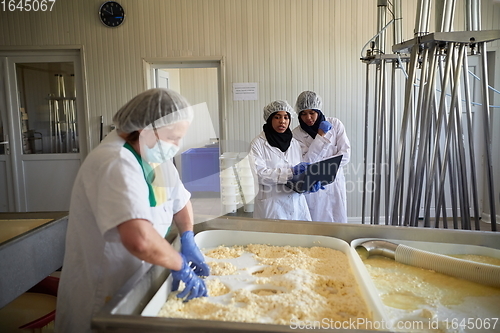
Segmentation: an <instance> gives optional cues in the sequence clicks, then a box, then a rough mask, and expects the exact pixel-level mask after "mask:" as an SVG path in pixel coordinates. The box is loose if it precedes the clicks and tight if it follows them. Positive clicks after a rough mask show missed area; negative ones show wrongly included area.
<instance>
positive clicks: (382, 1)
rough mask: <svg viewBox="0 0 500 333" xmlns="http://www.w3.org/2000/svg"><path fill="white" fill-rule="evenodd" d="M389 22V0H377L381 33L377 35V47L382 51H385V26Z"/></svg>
mask: <svg viewBox="0 0 500 333" xmlns="http://www.w3.org/2000/svg"><path fill="white" fill-rule="evenodd" d="M386 23H387V0H378V1H377V31H378V32H379V35H378V37H377V39H376V40H377V49H379V51H380V53H382V54H384V53H385V35H386V32H385V30H384V27H385V25H386Z"/></svg>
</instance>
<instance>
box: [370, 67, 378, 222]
mask: <svg viewBox="0 0 500 333" xmlns="http://www.w3.org/2000/svg"><path fill="white" fill-rule="evenodd" d="M379 87H380V69H379V66H378V64H377V66H376V69H375V89H374V91H375V94H374V110H373V124H377V122H378V108H377V106H378V101H379V99H380V94H379V93H378V91H379ZM376 141H377V126H375V127H374V128H373V137H372V159H371V161H372V163H371V168H372V170H371V173H372V180H371V184H372V186H373V188H372V191H371V199H370V223H371V224H377V223H376V221H375V220H374V216H375V215H374V211H373V209H374V207H375V206H374V200H375V189H376V187H375V169H374V168H375V156H376V148H377V146H376Z"/></svg>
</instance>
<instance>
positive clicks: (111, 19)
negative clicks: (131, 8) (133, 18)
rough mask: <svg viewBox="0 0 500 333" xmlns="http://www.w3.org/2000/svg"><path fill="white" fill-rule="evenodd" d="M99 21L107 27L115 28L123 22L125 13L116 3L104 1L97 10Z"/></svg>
mask: <svg viewBox="0 0 500 333" xmlns="http://www.w3.org/2000/svg"><path fill="white" fill-rule="evenodd" d="M99 19H100V20H101V22H102V24H104V25H105V26H107V27H111V28H116V27H118V26H120V25H121V24H122V23H123V20H125V11H124V10H123V7H122V5H120V4H119V3H118V2H116V1H106V2H104V3H103V4H102V5H101V7H100V8H99Z"/></svg>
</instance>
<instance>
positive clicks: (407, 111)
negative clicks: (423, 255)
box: [390, 45, 419, 221]
mask: <svg viewBox="0 0 500 333" xmlns="http://www.w3.org/2000/svg"><path fill="white" fill-rule="evenodd" d="M418 52H419V45H414V46H413V47H412V49H411V56H410V65H409V74H408V79H407V81H406V87H405V104H404V109H403V110H404V111H403V119H402V123H401V132H400V135H399V145H398V155H397V160H396V180H395V186H394V200H393V203H392V209H391V210H390V212H391V213H392V218H391V219H392V220H393V221H399V219H398V216H399V215H400V209H399V206H400V200H401V197H400V195H401V186H402V183H403V176H404V172H403V171H404V159H405V156H404V150H405V149H406V136H407V131H408V122H409V118H410V115H411V101H412V96H411V94H412V92H413V83H414V82H415V71H416V68H417V62H418Z"/></svg>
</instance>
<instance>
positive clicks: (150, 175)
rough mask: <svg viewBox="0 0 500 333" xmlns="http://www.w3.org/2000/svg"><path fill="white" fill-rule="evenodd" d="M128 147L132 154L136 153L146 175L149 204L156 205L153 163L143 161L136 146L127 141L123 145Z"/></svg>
mask: <svg viewBox="0 0 500 333" xmlns="http://www.w3.org/2000/svg"><path fill="white" fill-rule="evenodd" d="M123 147H125V148H126V149H128V150H130V151H131V152H132V154H134V156H135V158H136V159H137V162H139V165H140V166H141V169H142V173H143V175H144V179H145V180H146V184H148V190H149V206H150V207H156V198H155V193H154V191H153V185H152V183H153V180H154V179H155V173H154V170H153V168H152V167H151V165H149V163H147V162H143V160H142V157H141V155H139V154H137V152H136V151H135V149H134V148H132V146H131V145H130V144H129V143H128V142H125V144H124V145H123Z"/></svg>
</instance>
